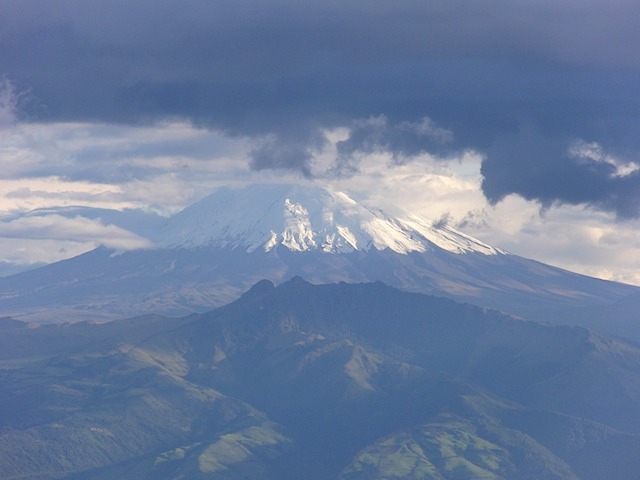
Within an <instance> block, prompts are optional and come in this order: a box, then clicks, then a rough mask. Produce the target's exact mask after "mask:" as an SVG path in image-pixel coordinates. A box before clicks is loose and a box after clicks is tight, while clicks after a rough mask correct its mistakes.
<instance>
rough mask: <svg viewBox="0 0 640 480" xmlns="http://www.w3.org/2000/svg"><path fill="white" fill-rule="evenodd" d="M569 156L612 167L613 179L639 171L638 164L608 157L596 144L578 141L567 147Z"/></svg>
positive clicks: (639, 165) (611, 156)
mask: <svg viewBox="0 0 640 480" xmlns="http://www.w3.org/2000/svg"><path fill="white" fill-rule="evenodd" d="M569 155H570V156H571V157H572V158H574V159H576V160H577V161H581V162H594V163H604V164H608V165H611V166H612V167H614V169H615V170H614V173H613V175H612V176H614V177H625V176H627V175H629V174H631V173H633V172H636V171H638V170H640V164H638V163H636V162H634V161H630V160H623V159H620V158H617V157H615V156H613V155H610V154H609V153H607V152H606V151H605V149H604V148H602V146H601V145H600V144H598V143H597V142H590V143H589V142H585V141H584V140H578V141H576V142H574V143H573V144H572V145H571V146H570V147H569Z"/></svg>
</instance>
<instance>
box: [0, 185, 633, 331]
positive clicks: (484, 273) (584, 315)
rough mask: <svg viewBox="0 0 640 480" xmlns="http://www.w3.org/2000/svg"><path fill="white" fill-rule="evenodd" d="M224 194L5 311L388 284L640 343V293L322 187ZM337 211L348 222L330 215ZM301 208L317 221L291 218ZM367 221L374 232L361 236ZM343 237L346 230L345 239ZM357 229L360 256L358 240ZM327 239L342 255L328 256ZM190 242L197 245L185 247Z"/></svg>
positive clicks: (92, 314) (7, 290)
mask: <svg viewBox="0 0 640 480" xmlns="http://www.w3.org/2000/svg"><path fill="white" fill-rule="evenodd" d="M262 189H264V190H266V191H267V194H265V193H264V192H263V191H262ZM218 193H219V194H220V195H221V196H222V197H219V196H216V194H213V196H210V197H208V198H207V199H204V200H203V201H202V202H199V203H197V204H195V205H194V206H193V207H191V208H187V209H185V211H183V213H182V214H180V213H179V214H177V215H176V216H175V217H174V219H173V221H169V222H168V223H167V224H166V225H165V226H164V227H163V229H161V231H160V233H158V235H159V236H158V237H157V238H155V241H156V245H155V248H148V249H140V250H132V251H125V252H115V251H113V250H109V249H106V248H104V247H101V248H98V249H96V250H93V251H91V252H87V253H85V254H82V255H80V256H77V257H74V258H71V259H67V260H64V261H61V262H57V263H55V264H51V265H48V266H46V267H42V268H39V269H35V270H31V271H28V272H23V273H20V274H16V275H13V276H10V277H5V278H0V309H1V310H2V312H3V314H4V315H9V316H13V317H16V318H20V319H25V320H29V321H37V322H44V323H50V322H65V321H77V320H84V319H95V320H108V319H114V318H125V317H130V316H135V315H140V314H146V313H156V314H162V315H175V316H180V315H186V314H189V313H192V312H205V311H207V310H209V309H211V308H215V307H217V306H221V305H224V304H226V303H229V302H230V301H232V300H235V299H236V298H238V297H239V296H240V295H241V294H242V293H243V292H244V291H246V290H247V289H248V288H249V287H251V286H252V285H253V284H254V283H256V282H257V281H259V280H260V279H262V278H268V279H270V280H271V281H273V282H275V283H277V284H279V283H282V282H284V281H286V280H287V279H289V278H291V277H293V276H295V275H300V276H302V277H303V278H306V279H307V280H309V281H311V282H314V283H328V282H337V281H346V282H350V283H358V282H371V281H376V280H380V281H383V282H385V283H387V284H389V285H392V286H394V287H397V288H402V289H405V290H407V291H413V292H422V293H428V294H434V295H439V296H443V297H448V298H452V299H455V300H458V301H462V302H468V303H472V304H476V305H480V306H486V307H490V308H494V309H500V310H503V311H505V312H509V313H510V314H513V315H516V316H520V317H523V318H527V319H531V320H537V321H545V322H550V323H564V324H570V325H585V326H589V327H590V328H594V329H596V330H598V331H601V332H604V333H606V334H611V335H617V336H621V337H623V338H626V339H628V340H633V341H638V342H640V325H639V324H638V322H637V321H636V318H635V316H634V314H633V311H634V309H633V308H622V307H621V305H624V304H625V302H626V301H627V300H628V301H629V302H630V303H631V304H632V305H633V304H636V303H637V301H638V299H640V295H638V292H640V288H639V287H634V286H631V285H624V284H619V283H615V282H609V281H605V280H599V279H595V278H591V277H586V276H584V275H579V274H575V273H572V272H568V271H566V270H562V269H559V268H556V267H552V266H549V265H545V264H542V263H540V262H536V261H535V260H529V259H525V258H522V257H519V256H517V255H512V254H508V253H506V252H503V251H501V250H499V249H494V248H493V247H489V246H487V245H485V244H483V243H482V242H477V241H475V240H473V239H472V238H471V237H468V236H466V235H465V234H462V233H460V232H456V231H454V230H453V229H451V228H450V227H448V226H446V225H439V224H437V222H436V223H429V222H426V223H425V222H423V224H420V225H422V226H420V225H418V224H417V223H415V222H414V224H412V225H413V226H412V228H409V227H407V225H408V223H407V222H409V223H411V221H410V220H406V218H405V220H402V217H396V218H395V219H394V218H391V217H387V216H384V215H383V214H382V213H379V212H377V211H374V210H372V209H368V208H367V207H365V206H361V205H359V204H357V202H355V201H354V200H352V199H350V198H349V197H348V196H345V195H343V194H338V193H335V192H333V193H332V192H331V191H330V190H327V189H324V188H320V187H317V188H307V187H306V186H291V185H285V186H282V185H267V186H262V187H260V186H249V187H246V188H244V189H226V190H224V189H223V190H221V191H220V192H218ZM296 195H300V196H296ZM216 198H222V199H223V200H224V201H220V202H217V201H216ZM238 198H240V199H242V200H241V201H240V200H238ZM287 202H288V203H287ZM332 202H333V203H332ZM334 204H335V205H337V207H336V210H335V212H337V213H333V214H331V215H329V214H328V213H327V209H330V207H331V208H333V207H332V205H333V206H335V205H334ZM240 206H241V207H242V208H240ZM293 207H295V208H294V210H296V209H297V210H299V211H300V212H303V211H304V212H307V213H304V212H303V213H304V214H302V213H301V214H300V215H298V216H297V217H296V216H295V215H294V216H293V217H291V216H289V217H288V216H287V215H288V213H287V212H289V210H288V209H290V208H293ZM194 212H195V213H194ZM264 212H266V213H267V215H266V216H265V217H264V218H263V216H261V215H262V213H264ZM340 212H342V213H340ZM240 217H242V218H241V219H240V220H239V221H237V222H236V220H237V219H238V218H240ZM407 218H408V217H407ZM361 219H363V220H362V221H361ZM256 222H258V223H259V224H260V225H259V226H258V227H255V224H256ZM318 222H319V223H318ZM323 222H324V223H323ZM403 222H404V223H403ZM360 223H363V224H365V225H369V226H368V227H366V228H364V229H360V230H358V229H359V228H360V227H359V225H360ZM371 224H373V225H374V226H373V227H371ZM316 225H319V227H317V228H316ZM323 225H324V226H323ZM380 225H383V226H384V228H382V227H380V229H378V227H379V226H380ZM254 227H255V228H254ZM325 227H326V228H325ZM338 227H341V228H342V227H344V228H345V229H344V230H343V234H344V235H343V236H340V235H339V233H340V232H339V230H338ZM374 227H375V228H374ZM405 227H406V228H405ZM413 227H415V228H413ZM323 228H324V230H323ZM367 228H368V229H369V230H367ZM193 229H196V230H197V231H194V230H193ZM347 231H348V232H349V233H350V234H351V236H352V237H353V238H354V239H356V241H354V243H353V244H354V245H355V246H356V247H358V249H355V248H353V245H352V244H350V243H349V242H347V238H351V237H349V235H347V234H346V232H347ZM389 231H391V232H392V233H393V235H391V234H388V232H389ZM287 232H288V233H287ZM372 232H373V233H372ZM376 232H377V233H376ZM421 232H422V233H421ZM274 235H275V237H274ZM331 235H333V237H331ZM385 235H386V236H385ZM327 236H329V237H331V238H333V240H332V242H333V243H331V245H333V247H336V248H333V249H329V248H328V249H326V250H323V248H324V247H323V243H322V242H323V240H322V239H325V240H326V238H327ZM274 238H275V241H274V242H271V240H273V239H274ZM184 239H187V240H188V241H189V242H191V243H181V242H182V240H184ZM363 239H368V240H363ZM376 239H377V240H376ZM361 240H362V241H361ZM163 241H164V242H165V245H164V246H163V244H162V242H163ZM212 242H213V243H212ZM376 242H377V243H376ZM438 244H440V245H442V246H439V245H438ZM169 245H173V246H172V247H169ZM327 245H328V244H325V247H326V246H327ZM376 245H377V246H376ZM385 245H386V246H385ZM389 245H391V246H394V247H396V250H393V249H392V248H390V247H389ZM338 246H340V248H338ZM367 246H368V249H367V248H365V247H367ZM290 247H293V249H292V248H290ZM303 247H304V248H306V249H303ZM360 247H362V248H360ZM378 247H381V248H382V247H384V248H382V249H378ZM414 247H415V248H414ZM418 247H420V248H418ZM442 247H446V248H442ZM411 248H414V249H413V250H411ZM397 250H399V251H397ZM596 311H597V312H598V315H597V316H596V315H595V313H594V312H596Z"/></svg>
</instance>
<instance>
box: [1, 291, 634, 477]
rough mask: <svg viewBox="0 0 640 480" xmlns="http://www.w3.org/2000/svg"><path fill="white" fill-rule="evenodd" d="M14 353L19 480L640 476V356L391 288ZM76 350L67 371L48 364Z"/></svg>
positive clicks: (45, 329) (19, 336)
mask: <svg viewBox="0 0 640 480" xmlns="http://www.w3.org/2000/svg"><path fill="white" fill-rule="evenodd" d="M145 327H146V328H145ZM107 332H108V333H107ZM129 332H130V333H131V334H129ZM53 338H57V339H58V340H56V342H52V341H51V340H52V339H53ZM92 338H102V339H103V341H102V342H95V341H93V340H92ZM0 340H1V341H2V342H4V343H6V344H7V345H11V346H12V348H9V349H4V348H3V349H0V352H3V355H4V357H3V358H2V359H0V365H1V366H2V367H3V368H1V369H0V385H1V386H2V388H1V389H0V392H2V393H1V394H0V403H1V404H2V406H3V408H2V410H1V414H0V445H1V446H2V448H0V456H1V457H2V460H0V469H3V470H2V472H1V473H2V474H4V476H5V478H8V477H10V476H11V475H9V474H12V475H23V476H25V475H27V476H28V475H31V477H32V478H65V479H69V480H72V479H83V480H86V479H92V480H100V479H108V478H122V479H126V480H129V479H131V480H133V479H140V478H149V479H151V478H153V479H164V478H167V479H169V478H180V475H182V476H183V477H185V478H194V479H200V478H202V479H205V478H209V479H217V480H222V479H233V480H236V479H239V478H256V476H257V477H259V478H263V479H265V480H289V479H290V480H293V479H297V478H308V479H310V480H327V479H336V480H362V479H367V480H382V479H394V480H396V479H397V480H400V479H407V478H416V479H418V478H420V479H421V478H424V479H437V478H453V476H454V475H455V478H460V479H462V480H471V479H476V478H487V479H496V480H497V479H500V478H510V479H514V480H518V479H523V480H524V479H531V478H548V479H558V480H565V479H574V480H577V479H580V480H604V479H609V478H612V476H613V477H615V478H620V479H624V480H626V479H629V480H630V479H632V478H635V475H636V474H637V471H638V470H637V469H638V468H640V463H639V462H640V459H638V457H637V455H636V453H637V451H638V450H637V449H638V448H640V422H639V421H638V420H637V419H640V414H639V413H638V412H640V391H639V390H638V389H637V388H635V385H638V383H639V382H640V378H639V377H638V375H640V374H639V373H638V372H640V350H639V349H638V348H636V347H633V346H630V345H627V344H624V343H623V342H619V341H615V340H608V339H604V338H603V337H600V336H599V335H595V334H593V333H590V332H589V331H587V330H585V329H583V328H580V327H567V326H561V327H554V326H549V325H542V324H539V323H536V322H527V321H522V320H516V319H513V318H511V317H509V316H507V315H505V314H503V313H500V312H495V311H489V310H486V309H482V308H479V307H476V306H473V305H464V304H459V303H457V302H454V301H452V300H449V299H442V298H437V297H433V296H427V295H424V294H417V293H408V292H402V291H399V290H397V289H393V288H391V287H389V286H386V285H384V284H382V283H380V282H378V283H370V284H357V285H353V284H346V283H338V284H326V285H312V284H310V283H308V282H306V281H304V280H303V279H301V278H296V279H292V280H291V281H289V282H285V283H283V284H281V285H278V286H275V285H273V283H271V282H269V281H263V282H259V283H257V284H256V285H254V287H253V288H252V289H251V290H249V291H248V292H247V293H245V294H244V295H242V296H241V297H240V298H239V299H238V300H237V301H236V302H234V303H232V304H229V305H226V306H224V307H221V308H219V309H216V310H214V311H211V312H208V313H206V314H202V315H192V316H190V317H186V318H182V319H164V322H163V319H162V318H160V317H139V318H137V319H126V320H119V321H114V322H109V323H106V324H89V323H86V322H81V323H75V324H67V325H44V326H41V327H39V328H35V329H25V328H21V329H14V330H12V331H11V332H9V333H8V334H7V335H6V336H3V337H2V338H1V339H0ZM63 340H64V341H63ZM64 342H67V345H66V346H65V352H66V353H65V354H64V355H60V354H59V353H57V351H56V350H55V349H54V350H49V351H47V350H44V351H43V350H42V348H41V345H43V344H44V345H52V343H56V344H58V345H61V344H62V343H64ZM43 472H47V473H46V474H43ZM412 472H413V473H412Z"/></svg>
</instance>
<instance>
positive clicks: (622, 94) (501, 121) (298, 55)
mask: <svg viewBox="0 0 640 480" xmlns="http://www.w3.org/2000/svg"><path fill="white" fill-rule="evenodd" d="M639 16H640V4H638V3H637V2H632V1H625V0H616V1H615V2H613V3H611V2H601V1H593V0H592V1H587V2H584V1H582V2H578V1H574V0H565V1H562V2H551V1H547V0H535V1H534V0H531V1H524V2H515V3H514V2H510V1H506V0H492V1H490V2H482V3H478V2H473V1H470V0H464V1H453V2H452V1H447V2H445V1H433V2H423V1H418V0H408V1H404V2H400V3H398V2H388V1H379V0H375V1H373V2H371V1H366V2H365V1H364V0H355V1H352V2H348V3H344V2H333V1H329V2H327V1H322V2H320V1H317V0H311V1H309V2H304V3H299V2H293V1H285V0H276V1H270V2H259V1H257V0H245V1H235V0H234V1H230V0H229V1H221V2H215V3H211V2H208V1H204V0H188V1H184V2H175V1H169V0H153V1H151V0H140V1H137V2H135V3H133V4H132V3H131V2H108V3H105V2H101V1H91V0H85V1H82V2H80V1H77V0H61V1H59V2H56V3H55V4H51V5H46V4H42V2H37V1H35V0H23V1H21V2H12V3H9V4H8V5H5V6H4V8H3V16H2V18H1V19H0V30H1V31H2V32H3V35H2V41H1V42H0V57H1V58H3V65H2V68H3V69H5V70H6V71H5V72H4V73H5V74H6V75H8V76H9V78H11V79H13V80H14V81H15V82H16V84H17V85H18V86H19V87H20V88H22V89H24V90H28V91H29V92H30V95H32V96H33V98H35V99H37V101H34V102H32V107H33V108H32V111H27V112H26V113H25V114H26V115H30V116H31V117H32V118H34V117H35V118H37V119H38V120H39V121H73V122H77V121H97V122H102V123H104V122H125V123H132V122H133V123H138V122H152V123H153V122H156V121H159V120H163V121H166V119H167V118H172V117H173V118H175V117H180V118H187V119H190V120H192V121H194V122H196V123H199V124H202V125H207V126H209V127H211V128H213V129H215V130H217V131H222V132H226V133H227V134H230V135H237V136H241V137H251V138H254V139H255V140H254V145H253V148H252V149H251V152H250V155H251V162H250V164H251V166H252V167H253V168H254V169H258V170H264V169H271V168H276V169H282V168H286V169H295V170H298V171H300V172H302V173H303V174H305V175H310V174H311V166H310V165H311V163H312V157H313V152H314V151H317V150H321V149H322V147H323V145H322V142H323V141H324V140H323V136H322V132H323V131H325V130H327V129H329V130H330V129H335V128H339V127H344V128H352V133H353V134H352V136H351V137H350V139H349V141H347V142H345V144H344V145H343V146H342V148H341V155H342V157H343V164H347V165H349V164H350V163H352V162H353V157H354V156H357V153H358V152H364V153H367V152H369V151H370V150H371V148H374V147H375V148H381V147H382V148H385V149H387V150H389V151H391V152H392V153H393V155H394V158H396V160H397V159H399V158H401V157H406V156H407V155H408V154H416V153H419V152H421V151H423V150H425V149H428V148H432V149H433V148H437V152H434V151H433V150H430V152H431V153H437V154H438V155H440V156H444V157H446V156H447V155H446V154H444V152H443V150H446V148H449V149H451V150H452V151H460V150H464V149H475V150H477V151H480V152H482V153H483V154H484V155H485V160H484V165H483V169H482V173H483V176H484V179H485V181H484V183H483V191H484V193H485V195H486V196H487V198H488V199H490V200H491V201H492V202H497V201H499V200H500V199H502V198H504V197H505V196H506V195H509V194H511V193H516V194H519V195H522V196H523V197H524V198H527V199H533V200H538V201H540V202H541V203H542V204H544V205H549V204H553V203H554V202H563V203H569V204H587V205H591V206H593V207H594V208H597V209H603V210H607V211H611V212H614V213H615V214H617V215H618V216H619V217H622V218H626V217H638V216H639V215H640V210H638V206H637V204H638V197H637V194H636V192H637V191H638V190H640V177H639V175H638V174H637V172H633V173H630V174H628V175H624V176H619V175H615V174H613V175H612V169H611V168H610V167H609V166H608V165H606V164H603V163H601V162H600V163H597V162H596V163H594V162H582V161H576V158H575V156H571V155H569V153H568V152H569V150H570V149H571V146H572V145H573V144H574V143H575V142H576V141H583V142H586V143H594V142H595V143H597V144H598V145H600V146H601V148H602V149H604V150H605V151H607V152H609V154H610V155H612V156H613V157H615V158H619V159H620V161H621V162H627V163H629V162H633V161H635V160H636V159H637V158H638V152H639V151H640V136H638V135H637V131H638V128H639V127H640V120H639V115H638V112H639V111H640V84H639V83H638V82H637V78H638V74H639V73H640V60H639V57H638V55H637V50H636V47H635V46H636V45H638V44H639V43H640V29H638V28H637V24H636V20H635V19H637V18H638V17H639ZM375 118H385V119H387V122H388V125H387V126H389V125H391V126H392V128H390V129H387V131H386V132H384V133H383V134H380V132H376V131H374V130H375V128H376V127H375V126H374V125H372V124H368V125H366V126H362V125H360V126H358V125H357V124H355V123H354V122H358V121H360V120H361V119H375ZM425 118H428V119H430V121H431V122H433V123H432V125H434V126H437V127H435V128H438V129H441V131H442V132H452V134H453V136H452V139H451V141H448V142H447V143H446V144H443V143H442V142H440V143H439V142H437V141H435V140H436V138H435V137H434V136H433V135H430V136H429V135H428V136H427V137H429V138H426V137H425V136H423V137H422V138H419V137H420V136H419V135H417V136H415V135H414V138H408V137H410V136H411V135H410V134H411V132H410V131H409V130H407V129H403V128H402V125H419V124H420V122H422V121H424V120H423V119H425ZM413 133H415V132H413ZM432 133H433V132H432ZM376 135H378V137H376ZM426 140H429V141H426ZM376 141H378V143H376ZM89 153H91V152H89ZM117 153H118V154H121V153H123V152H117ZM124 153H127V152H124ZM449 156H451V155H449ZM91 158H92V159H93V163H92V164H91V165H88V166H87V170H89V169H92V170H95V169H96V168H98V164H97V160H99V161H101V162H109V161H111V159H110V158H100V157H99V155H93V156H92V157H91ZM88 163H89V162H88ZM98 170H99V168H98ZM348 170H349V169H348V168H347V169H344V168H343V171H348ZM116 174H117V175H119V176H129V177H139V176H142V175H145V174H148V171H143V169H138V170H136V169H133V170H130V171H120V172H116ZM87 175H88V174H87ZM105 180H108V179H105Z"/></svg>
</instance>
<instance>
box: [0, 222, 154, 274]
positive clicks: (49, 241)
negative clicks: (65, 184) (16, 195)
mask: <svg viewBox="0 0 640 480" xmlns="http://www.w3.org/2000/svg"><path fill="white" fill-rule="evenodd" d="M0 245H4V246H5V247H6V246H8V245H13V246H14V247H15V248H14V249H6V248H5V249H4V250H3V253H2V256H1V257H0V260H2V261H7V262H18V263H24V264H32V263H38V262H53V261H57V260H60V259H62V258H68V257H69V256H71V254H75V255H77V254H79V253H83V252H86V251H88V250H91V249H94V248H96V247H98V246H101V245H102V246H105V247H107V248H111V249H114V250H130V249H135V248H147V247H150V246H151V245H152V243H151V241H149V240H147V239H145V238H142V237H140V236H138V235H135V234H133V233H131V232H129V231H127V230H125V229H123V228H120V227H117V226H115V225H104V224H103V223H102V222H101V221H100V220H94V219H89V218H85V217H82V216H75V217H73V218H68V217H64V216H61V215H57V214H51V215H38V216H23V217H17V218H14V219H10V220H5V221H0ZM43 247H46V248H43Z"/></svg>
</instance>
